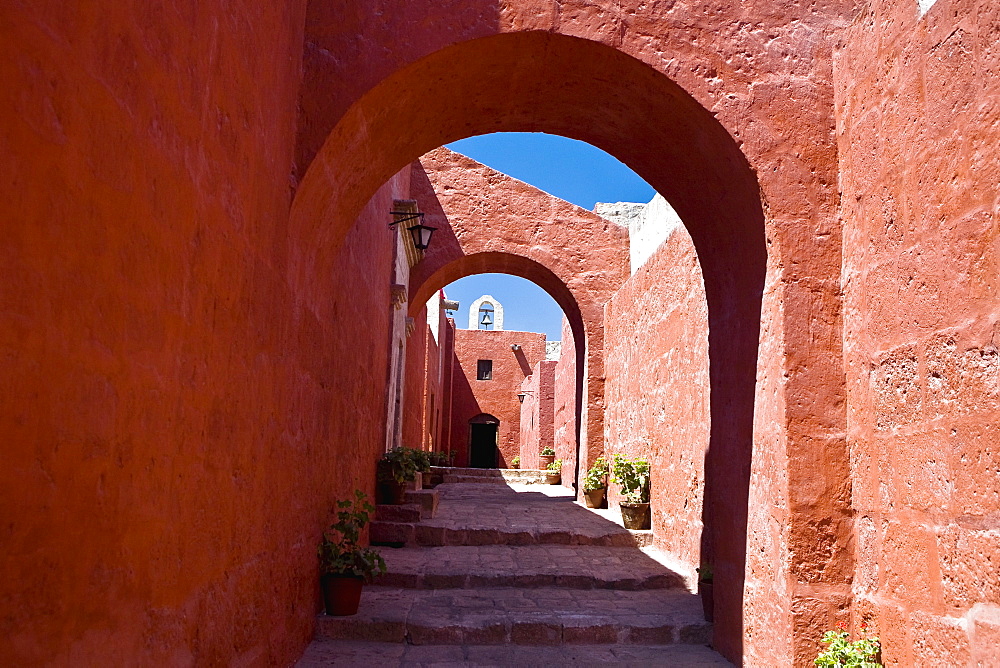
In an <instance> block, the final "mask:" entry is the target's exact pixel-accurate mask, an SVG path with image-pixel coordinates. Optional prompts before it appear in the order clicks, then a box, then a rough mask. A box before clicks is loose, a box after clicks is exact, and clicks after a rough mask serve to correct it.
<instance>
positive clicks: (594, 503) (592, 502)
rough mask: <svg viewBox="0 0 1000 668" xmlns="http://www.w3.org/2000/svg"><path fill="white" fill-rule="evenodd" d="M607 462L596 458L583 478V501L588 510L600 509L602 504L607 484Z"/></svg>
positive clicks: (602, 458) (601, 458)
mask: <svg viewBox="0 0 1000 668" xmlns="http://www.w3.org/2000/svg"><path fill="white" fill-rule="evenodd" d="M607 477H608V460H606V459H605V458H604V457H598V458H597V460H596V461H595V462H594V465H593V466H591V467H590V470H588V471H587V475H585V476H583V500H584V503H586V505H587V507H588V508H600V507H601V506H602V505H603V504H604V493H605V491H606V490H607V487H608V483H607Z"/></svg>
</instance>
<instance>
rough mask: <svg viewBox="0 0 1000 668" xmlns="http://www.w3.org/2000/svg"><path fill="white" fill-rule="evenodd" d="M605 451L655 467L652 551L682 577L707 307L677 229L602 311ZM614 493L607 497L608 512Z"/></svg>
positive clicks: (697, 483)
mask: <svg viewBox="0 0 1000 668" xmlns="http://www.w3.org/2000/svg"><path fill="white" fill-rule="evenodd" d="M605 322H606V331H605V341H606V343H605V350H606V359H605V369H606V370H607V382H606V385H605V387H606V395H605V398H606V401H607V412H606V415H605V425H606V431H605V443H606V444H607V458H608V461H609V462H610V461H611V458H612V457H613V456H614V454H615V453H622V454H624V455H626V456H629V457H642V458H644V459H646V460H647V461H649V462H650V464H651V465H652V476H651V484H650V507H651V511H652V528H653V536H654V539H655V542H656V545H657V546H658V547H660V548H661V549H663V550H664V551H666V552H667V553H668V554H670V555H671V556H672V557H673V558H674V559H675V560H676V561H677V562H679V563H680V564H681V565H682V566H683V567H684V568H686V570H687V572H686V573H685V575H691V574H692V573H694V569H695V568H697V567H698V565H699V563H700V561H701V552H702V512H703V505H702V501H703V497H704V487H705V453H706V450H707V449H708V439H709V381H708V306H707V304H706V301H705V287H704V282H703V280H702V276H701V269H700V267H699V266H698V258H697V256H696V255H695V252H694V246H693V244H692V243H691V237H690V236H689V235H688V233H687V232H686V231H685V230H684V228H677V229H675V230H674V231H673V232H672V233H671V234H670V235H669V236H668V237H667V239H666V241H664V242H663V244H662V245H661V246H660V247H659V248H658V249H657V250H656V251H655V252H654V253H653V254H652V255H651V256H650V257H649V259H648V261H647V262H646V263H645V264H644V265H643V266H642V267H640V268H639V269H638V271H637V272H636V273H635V274H634V275H633V276H632V277H631V278H630V279H629V280H628V281H626V283H625V285H624V286H622V289H621V290H619V291H618V293H617V294H616V295H615V296H614V298H613V299H612V300H611V301H610V302H608V305H607V307H606V309H605ZM619 492H620V489H619V487H618V486H617V485H611V489H609V490H608V500H609V504H610V507H614V506H616V505H617V504H618V503H619V502H620V501H621V500H622V497H621V495H620V493H619Z"/></svg>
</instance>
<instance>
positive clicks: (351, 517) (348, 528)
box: [316, 489, 385, 581]
mask: <svg viewBox="0 0 1000 668" xmlns="http://www.w3.org/2000/svg"><path fill="white" fill-rule="evenodd" d="M337 508H338V510H337V521H336V522H334V523H333V524H331V525H330V528H329V529H327V530H326V531H324V532H323V539H322V540H321V541H320V543H319V547H318V548H317V549H316V554H317V556H318V557H319V570H320V573H321V574H322V575H352V576H355V577H362V578H364V579H365V580H368V581H371V580H372V578H374V577H375V575H381V574H383V573H385V560H383V559H382V555H380V554H379V553H378V552H377V551H376V550H373V549H371V548H370V547H362V546H361V545H360V544H359V540H360V539H361V532H362V530H364V528H365V525H367V524H368V521H369V519H370V518H371V513H372V512H374V510H375V506H373V505H372V504H370V503H369V502H368V497H366V496H365V494H364V493H363V492H362V491H361V490H360V489H358V490H355V491H354V499H353V500H351V499H348V500H345V501H338V502H337Z"/></svg>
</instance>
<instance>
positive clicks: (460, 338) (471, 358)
mask: <svg viewBox="0 0 1000 668" xmlns="http://www.w3.org/2000/svg"><path fill="white" fill-rule="evenodd" d="M515 343H516V344H518V345H519V346H521V349H520V350H518V351H512V350H511V349H510V347H511V345H513V344H515ZM455 359H456V361H457V364H455V366H454V373H453V374H452V378H453V380H452V387H453V388H454V391H453V396H452V408H451V444H450V445H449V448H448V449H450V450H456V451H457V452H458V458H457V459H456V463H457V464H458V465H459V466H463V465H465V464H467V463H468V456H469V420H470V419H472V418H474V417H476V416H477V415H479V414H481V413H488V414H489V415H492V416H493V417H495V418H497V419H499V420H500V426H499V429H498V434H497V445H498V447H499V448H500V456H499V461H498V465H499V466H500V467H501V468H505V467H509V465H510V460H511V459H513V457H514V456H515V455H517V454H519V442H520V436H521V404H520V403H519V402H518V400H517V393H518V392H519V391H520V389H521V383H522V382H523V381H524V379H525V377H526V376H528V375H530V374H531V369H532V368H533V367H534V365H536V364H537V363H538V362H539V361H541V360H543V359H545V335H544V334H537V333H534V332H517V331H509V330H501V331H495V330H491V331H487V330H469V329H456V330H455ZM481 359H490V360H493V380H476V369H477V367H476V362H477V361H478V360H481Z"/></svg>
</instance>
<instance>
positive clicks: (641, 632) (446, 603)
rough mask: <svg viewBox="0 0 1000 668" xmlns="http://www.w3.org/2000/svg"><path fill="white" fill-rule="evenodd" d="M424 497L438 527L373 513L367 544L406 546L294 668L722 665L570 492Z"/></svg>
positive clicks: (658, 578)
mask: <svg viewBox="0 0 1000 668" xmlns="http://www.w3.org/2000/svg"><path fill="white" fill-rule="evenodd" d="M459 475H462V474H459ZM425 491H431V490H425ZM433 492H435V496H437V497H438V498H439V504H440V505H439V506H438V508H437V512H436V513H435V512H427V511H423V515H422V514H421V511H422V508H423V506H421V505H419V504H417V503H411V504H408V505H406V506H398V507H395V508H393V509H391V510H389V509H386V507H379V509H378V511H377V516H378V522H376V523H373V525H372V535H373V537H376V536H377V535H378V532H379V531H390V530H397V529H398V527H400V526H406V527H409V529H408V530H407V531H409V532H410V533H407V537H408V540H406V541H403V542H404V543H406V544H407V545H408V546H407V547H401V548H391V547H383V548H382V549H381V550H380V551H381V552H382V554H383V556H384V558H385V560H386V563H387V566H388V574H387V575H386V576H383V577H382V578H380V579H379V581H378V583H377V585H370V586H366V587H365V590H364V594H363V596H362V601H361V608H360V610H359V612H358V614H357V615H354V616H351V617H328V616H326V615H320V616H319V618H318V620H317V634H316V640H315V641H314V642H313V643H312V645H310V647H309V649H308V650H307V652H306V654H305V656H304V657H303V659H302V660H301V661H300V663H299V666H302V667H303V668H308V667H312V666H321V665H345V666H346V665H364V664H366V663H367V664H371V665H418V664H419V665H424V664H434V663H439V662H440V663H447V664H448V665H452V664H454V665H483V664H487V665H512V664H515V663H522V664H526V665H540V664H544V665H572V664H576V663H591V662H599V663H611V664H615V663H618V664H622V663H626V664H631V665H667V666H729V665H730V664H729V663H728V662H726V661H725V660H724V659H723V658H722V657H720V656H719V655H718V654H716V653H715V652H713V651H712V650H711V649H710V648H709V647H708V644H709V643H710V641H711V625H710V624H708V623H707V622H705V621H704V618H703V616H702V611H701V601H700V599H699V598H698V597H697V596H695V595H693V594H691V593H689V592H688V590H687V589H686V588H685V579H684V578H683V577H681V576H680V575H679V574H678V573H676V572H674V571H672V570H670V569H669V568H667V567H665V566H664V565H663V564H662V563H661V561H659V560H657V559H656V558H655V557H656V556H657V555H658V553H656V551H655V550H653V549H652V548H650V547H644V548H643V547H639V546H638V545H637V542H639V541H637V540H636V539H635V538H634V537H633V535H632V533H631V532H628V531H626V530H625V529H623V528H622V527H620V526H619V525H617V524H614V523H613V522H610V521H608V520H607V519H605V518H603V517H601V516H600V515H599V514H596V513H593V512H591V511H588V510H587V509H585V508H583V507H581V506H579V505H577V504H575V503H574V502H573V499H572V497H571V492H570V491H569V490H566V489H565V488H561V487H557V486H549V485H546V486H537V485H530V486H528V485H523V486H522V485H516V484H515V485H513V488H512V487H508V486H506V485H492V484H491V485H483V484H476V483H473V484H468V483H445V484H442V485H440V486H439V487H438V488H437V489H435V490H433ZM411 494H412V493H411ZM407 500H409V499H407ZM377 524H381V525H383V527H382V528H380V529H379V528H377V527H376V525H377ZM385 527H393V528H391V529H386V528H385ZM410 539H412V540H410Z"/></svg>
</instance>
